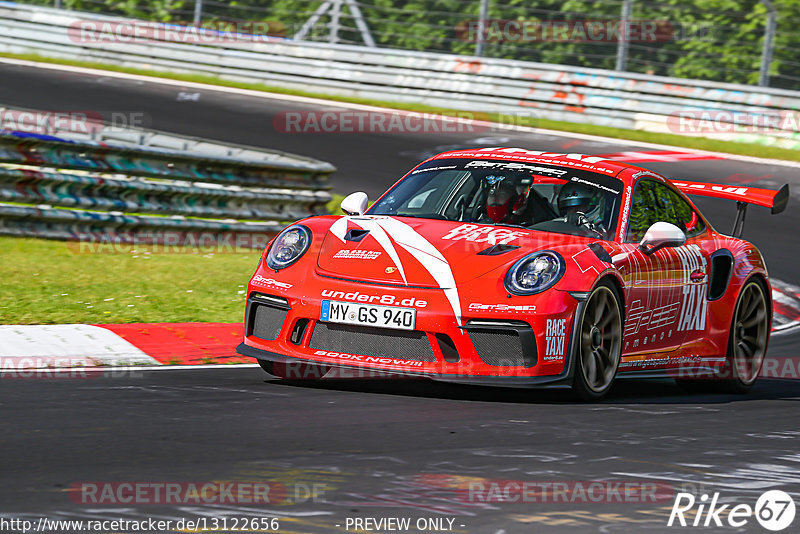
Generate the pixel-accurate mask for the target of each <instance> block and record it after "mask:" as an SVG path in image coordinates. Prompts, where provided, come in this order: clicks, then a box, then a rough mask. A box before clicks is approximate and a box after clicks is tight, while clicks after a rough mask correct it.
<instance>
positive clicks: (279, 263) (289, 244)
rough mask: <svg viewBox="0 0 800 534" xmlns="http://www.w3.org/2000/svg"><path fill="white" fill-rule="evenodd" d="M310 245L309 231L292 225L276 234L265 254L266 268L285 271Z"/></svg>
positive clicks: (303, 227)
mask: <svg viewBox="0 0 800 534" xmlns="http://www.w3.org/2000/svg"><path fill="white" fill-rule="evenodd" d="M310 244H311V230H309V229H308V228H306V227H305V226H300V225H299V224H298V225H294V226H290V227H289V228H287V229H286V230H284V231H282V232H281V233H280V234H278V237H276V238H275V241H274V242H273V243H272V246H271V247H270V249H269V252H267V266H268V267H269V268H270V269H274V270H276V271H277V270H280V269H285V268H286V267H288V266H290V265H291V264H293V263H294V262H296V261H297V260H299V259H300V256H302V255H303V254H305V252H306V250H308V246H309V245H310Z"/></svg>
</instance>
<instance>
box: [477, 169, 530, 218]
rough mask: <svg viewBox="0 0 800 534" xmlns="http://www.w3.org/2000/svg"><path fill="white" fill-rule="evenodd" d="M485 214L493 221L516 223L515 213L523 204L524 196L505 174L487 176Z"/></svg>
mask: <svg viewBox="0 0 800 534" xmlns="http://www.w3.org/2000/svg"><path fill="white" fill-rule="evenodd" d="M486 184H487V186H488V193H487V196H486V215H487V216H488V217H489V218H490V219H491V220H492V222H494V223H510V224H516V222H517V221H515V215H516V214H517V213H519V212H520V210H521V209H522V208H523V207H524V205H525V196H524V195H520V194H519V193H518V192H517V188H516V186H514V184H513V183H511V182H510V181H509V180H507V179H506V177H505V176H487V177H486Z"/></svg>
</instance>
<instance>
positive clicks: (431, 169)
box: [411, 165, 458, 174]
mask: <svg viewBox="0 0 800 534" xmlns="http://www.w3.org/2000/svg"><path fill="white" fill-rule="evenodd" d="M457 168H458V167H457V166H456V165H440V166H439V167H427V168H425V169H417V170H415V171H411V174H417V173H418V172H432V171H449V170H452V169H457Z"/></svg>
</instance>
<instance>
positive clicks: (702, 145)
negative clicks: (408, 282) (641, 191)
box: [0, 53, 800, 161]
mask: <svg viewBox="0 0 800 534" xmlns="http://www.w3.org/2000/svg"><path fill="white" fill-rule="evenodd" d="M0 57H10V58H15V59H26V60H30V61H39V62H43V63H54V64H59V65H73V66H78V67H87V68H94V69H102V70H109V71H115V72H125V73H129V74H139V75H143V76H152V77H156V78H166V79H170V80H182V81H187V82H197V83H206V84H211V85H220V86H225V87H237V88H241V89H251V90H255V91H264V92H270V93H280V94H288V95H297V96H307V97H312V98H323V99H327V100H335V101H339V102H352V103H356V104H366V105H371V106H378V107H385V108H392V109H403V110H407V111H416V112H421V113H439V114H443V115H454V116H464V114H465V111H464V110H454V109H446V108H438V107H433V106H426V105H424V104H417V103H404V102H387V101H380V100H370V99H365V98H354V97H346V96H338V95H329V94H325V93H317V92H310V91H298V90H293V89H287V88H283V87H274V86H270V85H266V84H260V83H243V82H236V81H232V80H226V79H223V78H219V77H216V76H207V75H200V74H177V73H171V72H163V71H157V70H147V69H135V68H130V67H122V66H119V65H111V64H106V63H94V62H88V61H73V60H67V59H56V58H49V57H44V56H39V55H36V54H7V53H3V54H0ZM534 112H535V110H534ZM473 115H474V116H475V117H476V118H481V119H486V120H492V121H497V122H502V123H505V124H509V123H514V124H518V125H520V126H530V127H534V128H543V129H550V130H559V131H565V132H574V133H582V134H589V135H601V136H605V137H613V138H617V139H626V140H630V141H641V142H646V143H657V144H664V145H673V146H679V147H686V148H694V149H699V150H710V151H713V152H726V153H729V154H740V155H744V156H756V157H762V158H774V159H783V160H789V161H800V150H791V149H786V148H778V147H773V146H766V145H760V144H750V143H737V142H733V141H720V140H717V139H708V138H704V137H687V136H682V135H675V134H666V133H653V132H644V131H640V130H626V129H622V128H611V127H608V126H597V125H594V124H578V123H571V122H563V121H553V120H548V119H535V118H531V117H511V116H508V115H500V114H496V113H483V112H475V113H473Z"/></svg>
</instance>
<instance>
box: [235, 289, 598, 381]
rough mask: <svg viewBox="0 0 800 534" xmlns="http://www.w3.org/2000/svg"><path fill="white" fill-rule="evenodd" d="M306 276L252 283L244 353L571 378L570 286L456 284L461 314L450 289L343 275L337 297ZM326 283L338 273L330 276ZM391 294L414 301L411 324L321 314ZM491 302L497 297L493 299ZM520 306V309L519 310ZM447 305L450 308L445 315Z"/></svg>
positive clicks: (431, 371)
mask: <svg viewBox="0 0 800 534" xmlns="http://www.w3.org/2000/svg"><path fill="white" fill-rule="evenodd" d="M311 278H313V279H314V280H305V282H306V283H304V284H303V286H304V287H305V288H308V290H306V291H304V292H303V293H304V294H303V295H297V294H295V295H293V294H291V292H288V291H283V292H278V291H271V290H270V289H269V288H260V287H256V286H252V285H251V287H250V288H249V290H250V291H249V297H248V300H247V308H246V312H245V339H244V342H243V343H242V344H241V345H239V347H238V348H237V352H239V353H240V354H242V355H245V356H250V357H254V358H258V359H261V360H271V361H283V362H307V363H316V364H324V365H330V366H336V367H341V368H351V369H373V370H379V371H383V372H389V373H402V374H404V375H409V376H424V377H429V378H433V379H436V380H445V381H451V382H465V383H480V384H487V385H488V384H496V385H505V386H530V385H540V384H541V385H547V384H551V385H557V384H559V383H562V382H563V383H565V384H566V383H568V382H569V380H568V379H569V378H570V377H571V361H570V360H571V358H570V356H569V355H570V353H571V347H572V346H573V345H574V343H573V340H572V339H571V338H572V335H571V333H572V331H573V330H574V328H573V322H574V318H575V317H576V314H578V313H580V311H581V310H580V308H581V306H582V302H580V301H578V300H576V299H574V298H573V297H571V296H570V295H569V294H568V293H567V292H565V291H556V290H551V291H547V292H545V293H542V294H539V295H535V296H530V297H513V298H507V297H506V293H505V292H502V293H501V294H502V297H501V298H502V299H503V300H507V301H508V304H505V303H504V302H502V301H501V298H495V299H494V301H500V302H502V303H501V304H500V305H496V304H489V305H485V304H480V303H481V302H486V301H487V298H486V295H487V294H497V293H498V292H497V290H496V288H487V287H486V286H485V284H484V285H483V286H482V285H481V284H473V285H472V286H471V287H468V288H463V289H462V288H459V290H460V297H461V299H460V301H461V304H462V314H461V317H460V320H457V319H456V317H455V315H454V314H453V313H452V311H450V309H451V308H450V305H449V303H448V302H447V300H446V298H445V296H444V294H443V291H442V290H440V289H435V288H407V287H396V286H393V287H390V288H389V287H386V286H379V285H372V284H364V283H358V282H352V281H346V280H336V281H335V285H334V287H335V288H336V291H337V293H336V295H335V296H333V297H332V296H331V293H330V291H326V290H321V291H319V292H318V293H317V295H316V296H314V295H313V293H314V290H313V289H311V288H313V287H323V286H319V285H318V284H316V283H313V282H318V281H319V278H320V277H318V276H316V275H312V277H311ZM322 282H323V284H327V285H333V284H331V282H332V281H331V280H328V279H323V280H322ZM381 294H382V295H385V294H390V295H392V297H393V298H395V299H396V302H397V303H400V302H403V301H408V302H412V301H411V300H408V299H413V302H416V303H419V302H424V303H425V305H424V307H420V308H417V321H416V325H415V328H416V330H414V331H401V330H391V329H379V328H368V327H360V326H350V325H341V324H336V323H328V322H323V321H320V320H319V318H320V310H321V303H322V300H325V299H326V298H327V299H332V300H337V299H340V300H352V301H353V302H357V299H358V296H359V295H367V296H373V295H381ZM489 300H491V299H489ZM520 310H523V311H520ZM448 311H450V313H448Z"/></svg>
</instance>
